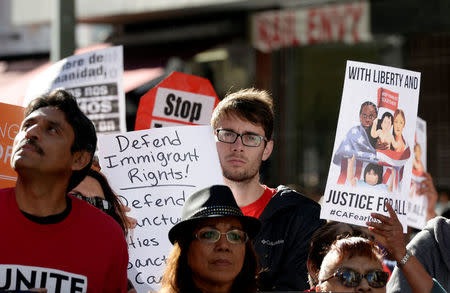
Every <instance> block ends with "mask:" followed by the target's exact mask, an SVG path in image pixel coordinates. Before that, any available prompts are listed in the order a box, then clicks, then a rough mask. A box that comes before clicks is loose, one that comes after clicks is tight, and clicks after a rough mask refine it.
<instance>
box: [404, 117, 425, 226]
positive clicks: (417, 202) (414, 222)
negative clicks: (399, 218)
mask: <svg viewBox="0 0 450 293" xmlns="http://www.w3.org/2000/svg"><path fill="white" fill-rule="evenodd" d="M426 171H427V123H426V121H425V120H423V119H421V118H420V117H417V123H416V135H415V139H414V149H413V166H412V178H411V189H410V192H409V202H408V226H411V227H414V228H416V229H420V230H421V229H423V227H425V224H426V221H427V208H428V200H427V198H426V196H425V195H421V194H418V193H417V192H416V191H417V186H418V185H419V184H420V183H421V182H422V181H423V180H424V179H425V177H424V172H426Z"/></svg>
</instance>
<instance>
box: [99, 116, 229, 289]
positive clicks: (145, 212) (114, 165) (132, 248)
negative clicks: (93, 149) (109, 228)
mask: <svg viewBox="0 0 450 293" xmlns="http://www.w3.org/2000/svg"><path fill="white" fill-rule="evenodd" d="M98 146H99V160H100V165H101V167H102V172H104V173H105V175H106V176H107V178H108V180H109V182H110V184H111V186H112V187H113V189H114V190H115V192H117V193H118V194H119V195H120V198H121V200H122V202H123V203H124V204H125V205H126V206H128V207H130V208H131V212H130V213H129V216H131V217H134V218H136V219H137V227H136V228H135V229H134V230H133V231H132V232H131V233H130V235H129V237H128V239H127V240H128V249H129V254H130V259H129V264H128V277H129V279H130V280H131V281H132V282H133V284H134V285H135V286H136V290H137V291H138V292H148V291H149V290H155V291H156V290H158V289H159V287H160V283H161V276H162V274H163V271H164V268H165V261H166V259H167V257H168V253H169V252H170V250H171V248H172V244H171V243H170V242H169V239H168V236H167V235H168V231H169V230H170V228H171V227H172V226H173V225H174V224H176V223H177V222H179V221H180V217H181V210H182V207H183V205H184V203H185V201H186V199H187V198H188V196H189V195H190V194H192V193H193V192H194V191H196V190H198V189H200V188H203V187H206V186H209V185H213V184H223V179H222V171H221V168H220V163H219V157H218V154H217V149H216V143H215V140H214V135H213V130H212V128H211V126H209V125H208V126H189V127H185V126H182V127H166V128H155V129H151V130H141V131H133V132H127V133H124V134H118V135H103V136H100V137H99V144H98Z"/></svg>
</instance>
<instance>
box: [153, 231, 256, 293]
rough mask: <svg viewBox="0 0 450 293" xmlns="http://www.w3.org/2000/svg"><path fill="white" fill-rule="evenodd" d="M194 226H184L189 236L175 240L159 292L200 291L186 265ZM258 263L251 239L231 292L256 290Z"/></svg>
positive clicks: (238, 292)
mask: <svg viewBox="0 0 450 293" xmlns="http://www.w3.org/2000/svg"><path fill="white" fill-rule="evenodd" d="M195 228H196V226H194V225H191V226H190V227H188V228H186V234H185V235H191V237H186V238H180V239H177V241H176V242H175V244H174V246H173V249H172V251H171V253H170V255H169V258H168V260H167V262H166V270H165V272H164V276H163V279H162V287H161V291H160V292H161V293H185V292H189V293H190V292H192V293H194V292H200V291H199V289H198V288H197V287H196V286H195V285H194V282H193V279H192V275H193V273H192V270H191V268H190V267H189V265H188V260H187V259H188V257H187V255H188V251H189V247H190V245H191V243H192V241H193V240H194V237H193V236H192V235H193V233H194V230H195ZM258 272H259V265H258V260H257V255H256V252H255V250H254V248H253V244H252V242H251V241H247V242H246V244H245V257H244V264H243V266H242V270H241V271H240V272H239V274H238V275H237V276H236V279H235V280H234V282H233V286H232V288H231V292H232V293H250V292H256V289H257V274H258Z"/></svg>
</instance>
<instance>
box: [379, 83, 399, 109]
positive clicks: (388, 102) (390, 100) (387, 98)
mask: <svg viewBox="0 0 450 293" xmlns="http://www.w3.org/2000/svg"><path fill="white" fill-rule="evenodd" d="M378 108H387V109H391V110H392V111H394V112H395V110H397V108H398V93H394V92H392V91H390V90H387V89H384V88H379V89H378Z"/></svg>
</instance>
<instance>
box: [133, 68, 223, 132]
mask: <svg viewBox="0 0 450 293" xmlns="http://www.w3.org/2000/svg"><path fill="white" fill-rule="evenodd" d="M218 103H219V99H218V98H217V95H216V92H215V91H214V88H213V87H212V85H211V83H210V82H209V80H207V79H206V78H203V77H199V76H195V75H190V74H186V73H181V72H172V73H171V74H170V75H169V76H168V77H167V78H166V79H164V80H163V81H162V82H161V83H159V84H158V85H157V86H156V87H154V88H153V89H151V90H150V91H148V92H147V93H146V94H145V95H144V96H143V97H142V98H141V100H140V102H139V108H138V111H137V114H136V124H135V130H142V129H148V128H157V127H166V126H175V125H202V124H203V125H206V124H209V122H210V120H211V115H212V112H213V110H214V107H215V106H216V105H217V104H218Z"/></svg>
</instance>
